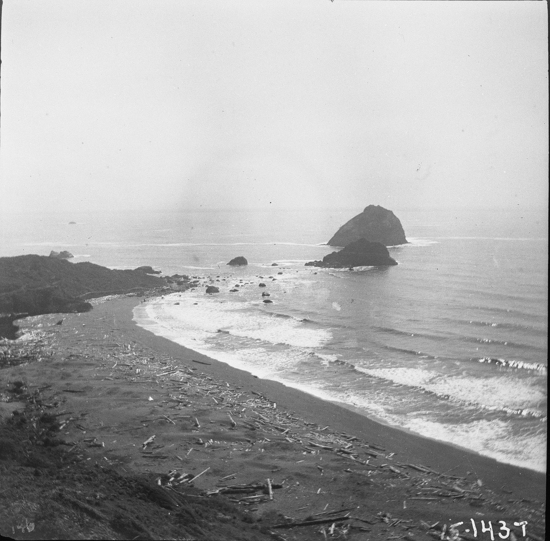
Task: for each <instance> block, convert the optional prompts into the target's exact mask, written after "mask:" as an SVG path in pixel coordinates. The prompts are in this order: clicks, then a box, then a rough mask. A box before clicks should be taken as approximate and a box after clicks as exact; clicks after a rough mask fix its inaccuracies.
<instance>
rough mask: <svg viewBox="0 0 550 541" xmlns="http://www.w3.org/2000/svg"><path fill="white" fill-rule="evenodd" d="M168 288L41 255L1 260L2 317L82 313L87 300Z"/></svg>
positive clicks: (133, 274)
mask: <svg viewBox="0 0 550 541" xmlns="http://www.w3.org/2000/svg"><path fill="white" fill-rule="evenodd" d="M163 285H165V281H164V280H163V279H162V278H158V277H154V276H148V275H147V274H144V273H143V272H139V271H134V270H112V269H108V268H106V267H102V266H100V265H95V264H94V263H87V262H86V263H76V264H73V263H70V262H69V261H66V260H63V259H57V258H53V257H45V256H39V255H23V256H17V257H2V258H0V317H1V316H2V315H4V316H6V315H9V314H28V315H37V314H47V313H54V312H82V311H86V310H89V309H90V308H91V306H90V304H89V303H87V302H85V300H86V299H90V298H93V297H99V296H103V295H114V294H119V293H128V292H132V291H139V290H146V289H151V288H156V287H160V286H163Z"/></svg>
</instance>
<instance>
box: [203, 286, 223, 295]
mask: <svg viewBox="0 0 550 541" xmlns="http://www.w3.org/2000/svg"><path fill="white" fill-rule="evenodd" d="M206 292H207V293H208V294H212V293H219V292H220V288H219V287H216V286H206Z"/></svg>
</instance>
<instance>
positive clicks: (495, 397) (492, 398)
mask: <svg viewBox="0 0 550 541" xmlns="http://www.w3.org/2000/svg"><path fill="white" fill-rule="evenodd" d="M357 370H359V371H361V372H364V373H365V374H369V375H371V376H374V377H377V378H382V379H385V380H389V381H393V382H394V383H398V384H400V385H406V386H411V387H419V388H422V389H425V390H427V391H430V392H432V393H435V394H436V395H438V396H440V397H444V398H451V399H454V400H459V401H462V402H467V403H471V404H476V405H478V406H480V407H482V408H486V409H493V410H503V411H506V412H508V413H518V414H521V413H522V412H524V411H527V412H529V413H531V414H533V415H536V416H542V415H544V411H543V405H544V403H545V401H546V395H545V393H544V392H543V391H542V390H541V389H538V388H537V387H535V384H536V382H537V380H536V379H535V378H521V379H519V378H515V377H514V376H513V375H512V376H508V375H498V376H490V377H484V378H480V377H467V376H451V375H442V374H439V373H437V372H435V371H430V370H424V369H421V368H401V367H395V368H361V367H359V366H358V367H357Z"/></svg>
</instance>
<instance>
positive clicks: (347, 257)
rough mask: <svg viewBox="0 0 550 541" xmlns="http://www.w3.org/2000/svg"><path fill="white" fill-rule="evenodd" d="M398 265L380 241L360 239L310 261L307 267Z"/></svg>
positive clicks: (337, 267)
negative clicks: (320, 259) (321, 258)
mask: <svg viewBox="0 0 550 541" xmlns="http://www.w3.org/2000/svg"><path fill="white" fill-rule="evenodd" d="M390 265H397V261H395V259H393V258H392V257H391V256H390V253H389V252H388V249H387V248H386V247H385V246H384V245H383V244H381V243H380V242H370V241H368V240H366V239H359V240H356V241H355V242H352V243H350V244H348V245H347V246H346V247H345V248H342V250H340V251H339V252H332V253H331V254H328V255H326V256H325V257H323V260H322V261H309V262H308V263H306V267H325V268H333V269H343V268H352V267H381V266H390Z"/></svg>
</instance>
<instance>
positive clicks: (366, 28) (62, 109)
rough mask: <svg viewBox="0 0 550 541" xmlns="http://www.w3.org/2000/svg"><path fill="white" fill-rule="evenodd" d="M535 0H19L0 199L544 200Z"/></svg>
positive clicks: (14, 7) (309, 204) (541, 51)
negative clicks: (488, 0)
mask: <svg viewBox="0 0 550 541" xmlns="http://www.w3.org/2000/svg"><path fill="white" fill-rule="evenodd" d="M547 43H548V27H547V6H546V2H462V1H457V2H368V1H360V0H358V1H347V0H335V1H334V2H331V1H329V0H315V1H309V0H291V1H284V0H278V1H274V0H273V1H267V0H266V1H261V0H254V1H246V0H238V1H235V0H223V1H221V0H220V1H215V0H200V1H193V0H185V1H182V0H155V1H154V2H151V1H150V0H149V1H147V2H145V1H142V0H95V1H94V2H90V1H89V0H84V1H82V0H50V1H48V2H44V1H43V0H17V1H16V2H13V1H9V0H8V1H5V2H4V6H3V17H2V50H1V55H2V67H1V69H2V72H1V95H0V99H1V118H0V122H1V125H0V130H1V131H0V137H1V147H0V211H3V212H9V211H13V210H17V211H23V210H25V211H30V212H34V211H38V210H73V209H74V210H148V209H180V208H181V209H186V208H187V209H200V208H205V209H209V208H229V209H231V208H235V209H237V208H275V209H277V208H359V209H361V208H363V207H365V206H367V205H369V204H379V205H382V206H384V207H386V208H390V209H399V208H434V207H435V208H454V207H475V208H477V207H494V208H520V209H524V208H525V209H527V208H530V207H533V206H539V207H540V206H543V207H544V206H546V205H547V201H548V58H547V57H548V46H547Z"/></svg>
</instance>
